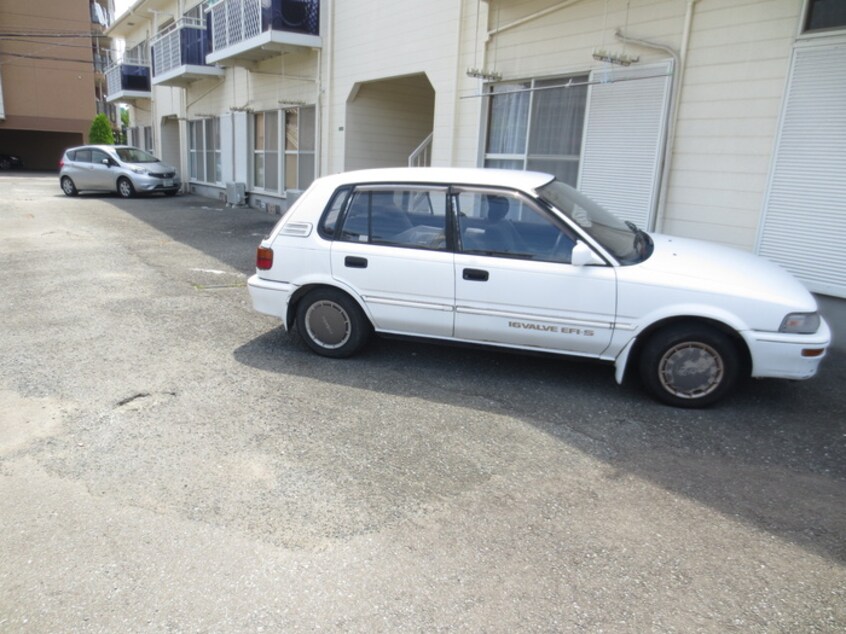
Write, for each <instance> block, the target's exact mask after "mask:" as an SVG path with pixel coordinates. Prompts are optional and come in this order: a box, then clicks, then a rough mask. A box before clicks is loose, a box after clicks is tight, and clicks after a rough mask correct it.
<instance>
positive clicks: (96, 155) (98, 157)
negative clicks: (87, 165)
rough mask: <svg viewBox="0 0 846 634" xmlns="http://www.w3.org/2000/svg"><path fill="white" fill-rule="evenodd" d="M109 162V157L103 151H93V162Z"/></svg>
mask: <svg viewBox="0 0 846 634" xmlns="http://www.w3.org/2000/svg"><path fill="white" fill-rule="evenodd" d="M107 160H109V155H108V154H106V153H105V152H103V151H102V150H91V162H92V163H98V164H102V163H103V161H107Z"/></svg>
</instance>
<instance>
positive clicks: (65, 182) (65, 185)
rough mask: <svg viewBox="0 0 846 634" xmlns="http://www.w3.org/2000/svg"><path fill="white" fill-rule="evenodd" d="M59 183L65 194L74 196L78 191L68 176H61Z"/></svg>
mask: <svg viewBox="0 0 846 634" xmlns="http://www.w3.org/2000/svg"><path fill="white" fill-rule="evenodd" d="M61 185H62V191H63V192H65V196H76V195H77V194H78V193H79V192H78V191H77V189H76V185H74V184H73V181H72V180H71V179H70V177H69V176H62V182H61Z"/></svg>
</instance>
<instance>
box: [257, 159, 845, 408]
mask: <svg viewBox="0 0 846 634" xmlns="http://www.w3.org/2000/svg"><path fill="white" fill-rule="evenodd" d="M256 266H257V272H256V274H255V275H253V276H252V277H250V279H249V292H250V296H251V299H252V303H253V306H254V308H255V309H256V310H257V311H259V312H262V313H266V314H268V315H274V316H276V317H278V318H280V319H281V320H282V322H283V324H284V325H285V327H286V329H288V330H289V331H290V330H291V329H293V328H295V327H296V329H297V331H298V333H299V334H300V335H301V336H302V338H303V339H304V340H305V342H306V343H307V344H308V346H309V347H310V348H311V349H312V350H314V351H315V352H317V353H318V354H321V355H325V356H329V357H346V356H349V355H352V354H354V353H355V352H356V351H358V350H359V349H360V348H361V346H362V345H363V344H364V343H365V342H366V340H367V338H368V335H369V334H370V332H371V331H373V330H375V331H376V332H381V333H390V334H399V335H409V336H415V337H428V338H435V339H442V340H450V341H456V342H465V343H474V344H485V345H495V346H502V347H507V348H512V349H520V350H532V351H542V352H548V353H559V354H567V355H576V356H580V357H591V358H595V359H600V360H603V361H609V362H613V363H614V364H615V366H616V379H617V381H618V382H622V380H623V378H624V375H626V373H627V371H628V370H630V369H631V370H634V371H635V372H637V373H638V374H639V375H640V377H641V378H642V381H643V384H644V385H645V387H646V388H647V389H648V390H649V391H650V392H651V393H652V394H653V395H654V396H655V397H657V398H658V399H660V400H661V401H664V402H665V403H669V404H671V405H676V406H681V407H702V406H706V405H709V404H711V403H714V402H715V401H717V400H719V399H720V398H722V397H724V396H725V395H726V394H728V393H729V392H730V391H731V389H732V388H733V387H734V386H735V385H736V384H737V383H738V381H739V380H740V379H741V378H742V377H744V376H753V377H778V378H785V379H807V378H810V377H812V376H814V374H815V373H816V371H817V368H818V366H819V363H820V360H821V359H822V358H823V356H824V355H825V353H826V349H827V347H828V345H829V343H830V338H831V334H830V330H829V327H828V325H827V324H826V322H825V321H824V320H823V319H822V318H821V317H820V315H819V313H818V312H817V304H816V301H815V300H814V298H813V297H812V296H811V294H810V293H809V292H808V291H807V290H806V289H805V288H804V287H803V286H802V285H801V284H800V283H799V282H798V281H796V280H795V279H794V278H793V277H791V276H790V275H789V274H788V273H787V272H785V271H784V270H783V269H781V268H779V267H778V266H776V265H775V264H772V263H770V262H768V261H766V260H764V259H761V258H758V257H756V256H754V255H751V254H749V253H745V252H742V251H736V250H733V249H729V248H726V247H721V246H717V245H714V244H709V243H705V242H699V241H695V240H689V239H683V238H674V237H671V236H666V235H659V234H648V233H646V232H644V231H641V230H640V229H638V228H637V227H636V226H634V225H633V224H632V223H628V222H622V221H620V220H619V219H617V218H616V217H615V216H613V215H611V214H610V213H609V212H607V211H605V210H604V209H603V208H602V207H600V206H599V205H597V204H596V203H595V202H593V201H591V200H590V199H588V198H586V197H585V196H584V195H582V194H580V193H579V192H578V191H576V190H575V189H573V188H572V187H569V186H568V185H565V184H564V183H561V182H560V181H558V180H556V179H555V178H554V177H553V176H550V175H549V174H541V173H536V172H520V171H504V170H490V169H452V168H443V169H441V168H396V169H379V170H366V171H360V172H349V173H346V174H340V175H335V176H328V177H325V178H321V179H318V180H317V181H315V182H314V183H313V185H312V186H311V187H310V188H309V189H308V190H307V191H306V192H305V193H304V194H303V195H302V196H301V197H300V199H299V200H298V201H297V202H296V203H295V204H294V205H293V206H292V208H291V209H290V210H289V211H288V213H287V214H286V215H285V216H284V217H283V218H282V219H281V220H280V221H279V222H278V223H277V224H276V226H275V227H274V229H273V231H272V232H271V233H270V235H269V236H268V237H267V238H266V239H265V240H263V241H262V243H261V245H260V246H259V248H258V252H257V262H256Z"/></svg>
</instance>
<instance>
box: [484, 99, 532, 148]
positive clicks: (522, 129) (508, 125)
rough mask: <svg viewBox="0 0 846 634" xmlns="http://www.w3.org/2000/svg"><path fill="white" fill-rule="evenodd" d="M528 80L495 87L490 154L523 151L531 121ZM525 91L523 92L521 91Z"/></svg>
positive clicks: (490, 127)
mask: <svg viewBox="0 0 846 634" xmlns="http://www.w3.org/2000/svg"><path fill="white" fill-rule="evenodd" d="M529 86H530V85H529V84H528V83H522V84H505V85H499V86H494V87H493V89H492V93H493V96H492V97H491V98H490V110H489V112H490V115H489V116H490V119H489V122H488V153H489V154H523V153H525V151H526V130H527V129H528V124H529V99H530V95H531V93H530V92H528V91H527V89H528V88H529ZM518 91H522V92H518Z"/></svg>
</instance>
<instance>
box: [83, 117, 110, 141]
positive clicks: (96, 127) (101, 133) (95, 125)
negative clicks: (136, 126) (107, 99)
mask: <svg viewBox="0 0 846 634" xmlns="http://www.w3.org/2000/svg"><path fill="white" fill-rule="evenodd" d="M88 142H89V143H102V144H106V145H114V142H115V135H114V133H113V132H112V126H111V124H110V123H109V119H108V117H106V115H104V114H98V115H97V116H96V117H94V120H93V121H92V122H91V129H90V130H89V131H88Z"/></svg>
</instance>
